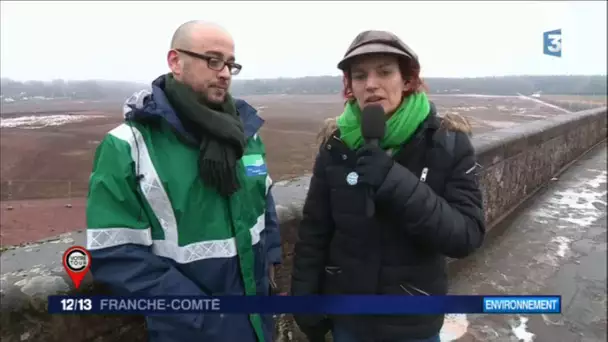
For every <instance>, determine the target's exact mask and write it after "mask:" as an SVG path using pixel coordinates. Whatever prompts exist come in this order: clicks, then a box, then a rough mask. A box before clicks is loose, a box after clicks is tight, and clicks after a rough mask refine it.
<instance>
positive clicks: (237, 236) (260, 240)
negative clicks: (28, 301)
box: [87, 21, 281, 342]
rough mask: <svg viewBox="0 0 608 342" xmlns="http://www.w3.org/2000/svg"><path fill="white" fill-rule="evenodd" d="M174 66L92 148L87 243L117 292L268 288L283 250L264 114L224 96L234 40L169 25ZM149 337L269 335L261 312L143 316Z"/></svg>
mask: <svg viewBox="0 0 608 342" xmlns="http://www.w3.org/2000/svg"><path fill="white" fill-rule="evenodd" d="M167 62H168V64H169V68H170V69H171V72H170V73H169V74H167V75H163V76H160V77H158V78H157V79H156V80H155V81H153V83H152V92H151V93H150V92H147V91H142V92H139V93H136V94H134V95H133V96H132V97H131V98H130V99H128V100H127V102H126V104H125V108H124V112H125V123H123V124H122V125H120V126H118V127H117V128H115V129H113V130H112V131H110V132H109V134H107V135H106V136H105V138H104V139H103V141H102V142H101V143H100V145H99V147H98V148H97V151H96V154H95V161H94V165H93V172H92V175H91V178H90V189H89V196H88V203H87V227H88V229H87V248H88V249H89V250H90V252H91V255H92V265H91V272H92V274H93V277H94V278H95V280H96V281H98V282H100V283H104V284H107V285H109V287H110V288H111V289H112V290H113V293H116V294H125V295H134V296H157V295H200V296H207V295H214V296H217V295H269V292H270V287H271V286H270V284H272V283H273V279H272V278H273V274H274V271H273V267H274V266H275V265H277V264H278V263H279V262H280V258H281V249H280V238H279V231H278V226H277V216H276V211H275V207H274V201H273V198H272V195H271V193H270V186H271V184H272V181H271V179H270V177H269V175H268V173H267V169H266V164H265V152H264V145H263V143H262V141H261V139H260V137H259V135H258V130H259V129H260V126H261V125H262V123H263V120H262V119H261V118H260V117H259V116H257V113H256V111H255V110H254V108H252V107H251V106H250V105H249V104H247V103H246V102H245V101H242V100H233V98H232V97H231V95H230V93H229V87H230V83H231V78H232V75H235V74H237V73H238V72H239V71H240V69H241V66H240V65H239V64H237V63H235V55H234V42H233V39H232V38H231V36H230V35H229V34H228V33H227V32H226V31H225V30H224V29H222V28H220V27H218V26H216V25H214V24H209V23H204V22H199V21H193V22H188V23H185V24H183V25H182V26H181V27H180V28H178V30H177V31H176V32H175V35H174V37H173V40H172V42H171V49H170V50H169V53H168V55H167ZM146 321H147V329H148V334H149V340H150V341H154V342H166V341H176V342H177V341H179V342H183V341H207V342H212V341H240V342H247V341H252V342H253V341H267V342H268V341H271V340H272V336H271V333H272V331H273V326H274V324H273V320H272V318H271V317H261V316H260V315H246V314H244V315H223V314H201V313H196V314H177V315H176V314H167V315H151V316H148V317H146Z"/></svg>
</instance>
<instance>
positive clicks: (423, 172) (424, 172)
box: [420, 167, 429, 183]
mask: <svg viewBox="0 0 608 342" xmlns="http://www.w3.org/2000/svg"><path fill="white" fill-rule="evenodd" d="M428 174H429V168H428V167H425V168H424V169H422V174H421V175H420V181H421V182H422V183H424V182H426V176H427V175H428Z"/></svg>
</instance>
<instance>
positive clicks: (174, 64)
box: [167, 49, 184, 75]
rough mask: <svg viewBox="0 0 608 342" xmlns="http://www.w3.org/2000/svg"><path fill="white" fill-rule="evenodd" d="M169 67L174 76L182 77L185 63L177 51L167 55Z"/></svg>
mask: <svg viewBox="0 0 608 342" xmlns="http://www.w3.org/2000/svg"><path fill="white" fill-rule="evenodd" d="M167 65H168V66H169V69H171V72H172V73H173V74H174V75H180V74H181V73H182V70H183V68H184V61H183V60H182V59H181V57H180V55H179V53H178V52H177V51H175V50H174V49H171V50H169V52H168V53H167Z"/></svg>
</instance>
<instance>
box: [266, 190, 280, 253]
mask: <svg viewBox="0 0 608 342" xmlns="http://www.w3.org/2000/svg"><path fill="white" fill-rule="evenodd" d="M263 234H264V238H265V239H266V246H267V247H266V248H267V249H266V250H267V255H268V261H269V262H270V263H271V264H273V265H277V264H280V263H281V232H280V230H279V219H278V217H277V208H276V205H275V203H274V197H273V196H272V187H271V188H270V189H268V196H267V197H266V227H265V229H264V231H263Z"/></svg>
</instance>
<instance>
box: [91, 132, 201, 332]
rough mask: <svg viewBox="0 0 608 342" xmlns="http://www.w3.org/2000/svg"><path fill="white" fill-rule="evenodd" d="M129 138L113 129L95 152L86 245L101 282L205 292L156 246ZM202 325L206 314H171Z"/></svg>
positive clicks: (128, 288) (171, 319) (133, 291)
mask: <svg viewBox="0 0 608 342" xmlns="http://www.w3.org/2000/svg"><path fill="white" fill-rule="evenodd" d="M130 153H131V152H130V147H129V146H128V144H127V143H126V142H124V141H122V140H119V139H118V138H115V137H113V136H111V135H108V136H106V137H105V138H104V140H103V141H102V142H101V144H100V145H99V147H98V148H97V151H96V153H95V160H94V163H93V171H92V174H91V177H90V181H89V194H88V199H87V208H86V214H87V249H88V250H89V251H90V253H91V258H92V261H91V273H92V275H93V278H94V280H95V281H96V282H99V283H102V284H105V285H107V286H108V287H109V288H110V289H112V290H113V292H114V293H116V294H120V295H133V296H158V295H205V293H203V291H202V290H201V289H200V288H199V287H198V286H197V285H195V284H194V283H193V282H192V281H191V280H190V279H188V278H187V277H186V276H184V275H183V274H182V273H180V271H179V270H177V269H176V268H175V267H174V266H172V264H171V263H170V262H169V261H168V260H167V259H163V258H161V257H159V256H157V255H155V254H154V253H153V252H152V251H151V245H152V242H153V241H152V235H151V230H150V222H149V220H148V219H147V216H146V214H145V213H144V208H143V207H142V202H140V200H139V199H138V194H137V192H136V187H137V181H136V177H135V174H134V169H133V162H132V160H131V155H130ZM163 319H164V320H166V322H168V323H170V324H175V325H176V326H187V327H190V328H194V329H198V328H200V327H201V325H202V323H203V315H202V314H184V315H181V314H180V315H167V316H165V317H164V318H163Z"/></svg>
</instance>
